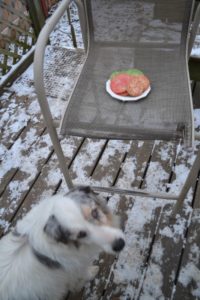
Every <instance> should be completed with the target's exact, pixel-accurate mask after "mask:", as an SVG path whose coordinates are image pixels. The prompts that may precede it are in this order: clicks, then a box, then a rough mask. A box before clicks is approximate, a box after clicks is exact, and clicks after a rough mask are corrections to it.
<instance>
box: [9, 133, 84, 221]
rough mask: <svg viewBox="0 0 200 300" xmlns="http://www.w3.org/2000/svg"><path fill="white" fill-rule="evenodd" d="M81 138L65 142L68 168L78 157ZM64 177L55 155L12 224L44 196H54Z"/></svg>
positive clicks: (69, 139)
mask: <svg viewBox="0 0 200 300" xmlns="http://www.w3.org/2000/svg"><path fill="white" fill-rule="evenodd" d="M81 141H82V139H81V138H78V137H77V138H68V139H67V141H66V140H65V141H64V142H65V147H64V148H65V154H66V167H67V165H69V164H70V162H71V160H72V159H73V158H74V156H75V155H76V151H77V148H78V147H79V145H80V143H81ZM62 180H63V176H62V174H61V171H60V169H59V166H58V160H57V157H56V155H55V154H53V155H52V156H51V158H50V159H49V161H48V162H47V163H46V164H45V165H44V166H43V168H42V170H41V172H40V174H39V176H38V178H37V180H36V181H35V183H34V185H33V187H32V188H31V189H30V190H29V192H28V194H27V195H26V198H25V199H24V201H23V203H22V205H21V207H20V209H19V211H18V213H17V216H16V218H15V219H14V221H13V222H12V223H13V224H14V223H15V222H16V220H17V219H18V218H20V217H21V216H22V215H23V214H24V213H26V212H27V211H29V210H30V208H31V206H32V205H34V204H36V203H38V201H39V200H40V199H42V198H43V197H44V196H45V197H48V196H52V195H53V194H55V193H56V191H57V189H58V187H59V185H60V183H61V181H62Z"/></svg>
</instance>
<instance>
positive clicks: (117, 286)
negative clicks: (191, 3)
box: [0, 17, 200, 300]
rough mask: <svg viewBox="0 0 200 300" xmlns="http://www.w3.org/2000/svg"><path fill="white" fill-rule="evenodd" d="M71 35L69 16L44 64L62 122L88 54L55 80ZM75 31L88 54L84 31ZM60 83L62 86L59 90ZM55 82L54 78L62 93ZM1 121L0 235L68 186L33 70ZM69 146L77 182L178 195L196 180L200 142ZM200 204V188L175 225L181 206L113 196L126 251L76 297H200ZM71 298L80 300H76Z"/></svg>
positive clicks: (73, 140)
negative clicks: (191, 175) (193, 171)
mask: <svg viewBox="0 0 200 300" xmlns="http://www.w3.org/2000/svg"><path fill="white" fill-rule="evenodd" d="M75 20H76V18H75ZM75 24H77V23H76V22H75ZM67 30H68V29H67V26H66V20H65V17H64V18H63V19H62V20H61V22H60V25H59V26H58V27H57V28H56V30H55V32H54V33H53V34H52V36H51V40H52V44H51V46H48V49H47V52H46V60H45V61H46V67H45V72H46V87H47V88H48V91H47V94H48V100H49V103H50V107H51V111H52V114H53V117H54V118H55V119H57V120H59V119H60V118H61V114H62V111H63V109H64V106H65V104H66V101H63V99H64V98H65V99H66V97H67V96H68V95H69V93H70V90H71V89H72V88H73V83H74V78H75V75H77V74H78V68H77V61H78V62H79V63H78V67H80V65H81V63H82V62H83V60H84V53H83V51H81V50H80V51H78V53H77V51H74V50H73V49H70V50H67V51H69V57H70V59H71V66H73V68H71V70H68V74H67V76H68V77H67V78H64V75H65V76H66V74H63V77H61V78H58V76H57V77H54V75H55V76H56V70H55V73H54V74H51V71H52V69H51V68H50V69H49V68H48V64H49V63H50V64H51V63H52V61H54V62H55V61H56V59H58V57H57V56H56V49H57V50H59V47H61V48H66V47H68V48H70V47H71V48H72V44H71V40H70V37H69V32H68V31H67ZM76 30H77V31H78V42H79V48H81V46H82V42H81V39H80V31H79V29H78V27H76ZM65 33H66V37H67V38H66V39H65ZM197 39H199V36H198V37H197ZM58 46H59V47H58ZM193 51H194V52H193V54H194V55H200V49H199V48H197V47H196V48H195V49H194V50H193ZM58 52H59V51H58ZM73 70H76V72H77V74H74V72H73ZM76 72H75V73H76ZM59 79H60V81H59V87H55V86H56V84H55V83H56V81H58V80H59ZM49 80H50V81H52V80H55V82H53V83H54V84H55V85H54V87H55V89H54V87H53V86H52V85H51V84H50V85H49V82H48V81H49ZM0 116H1V118H0V126H1V128H2V130H1V133H0V135H1V144H0V160H1V167H0V194H1V199H0V201H1V202H0V203H1V206H0V229H1V232H2V233H5V232H6V231H7V230H8V229H9V228H10V226H11V225H12V224H14V223H15V222H16V218H19V217H21V216H22V215H23V214H24V213H26V212H27V211H28V210H29V209H30V208H31V206H32V205H34V204H35V203H37V202H38V201H39V200H40V199H42V198H44V197H48V196H49V195H51V194H53V193H55V192H57V193H62V194H63V193H65V192H66V191H67V188H66V185H65V184H64V182H63V178H62V175H61V172H60V170H59V168H58V162H57V159H56V157H55V154H54V152H53V149H52V145H51V141H50V138H49V136H48V134H47V132H46V128H45V125H44V123H43V119H42V116H41V113H40V108H39V105H38V102H37V97H36V94H35V90H34V84H33V66H32V65H31V66H30V67H29V68H28V69H27V70H26V72H24V74H23V75H22V76H21V77H20V78H19V79H18V80H17V81H16V82H15V83H14V84H13V85H12V86H11V87H10V88H8V89H7V91H6V92H5V93H4V94H3V95H2V96H1V109H0ZM194 116H195V128H196V129H197V130H198V129H199V128H200V110H199V109H195V110H194ZM62 146H63V149H64V152H65V155H66V160H67V164H68V166H69V168H70V172H71V175H72V177H73V178H74V181H75V182H76V183H79V184H80V183H84V184H87V183H88V184H89V183H91V182H92V183H95V184H104V185H108V186H109V185H115V186H118V187H126V188H131V187H132V186H136V187H138V188H141V189H147V188H148V189H149V190H153V191H166V190H168V189H170V190H171V191H173V192H174V193H177V192H178V191H179V190H180V188H181V187H182V185H183V182H184V181H185V179H186V177H187V175H188V172H189V170H190V168H191V165H192V162H193V161H194V158H195V155H196V151H197V149H198V147H199V142H196V144H195V151H194V152H187V151H186V150H184V149H182V148H181V147H178V148H177V147H175V146H174V144H172V143H170V142H162V141H155V142H154V143H153V142H141V141H140V142H138V141H134V142H133V141H126V142H122V141H115V140H114V141H113V140H112V141H105V140H98V139H83V138H80V137H67V138H65V139H63V140H62ZM177 149H178V150H177ZM175 165H176V166H175ZM174 166H175V168H174ZM198 198H199V185H198V182H197V184H196V186H195V193H194V191H193V190H190V192H189V193H188V195H187V198H186V199H185V203H184V208H183V210H182V211H181V212H180V214H179V215H178V217H177V219H176V220H171V219H169V216H170V212H171V210H172V207H173V205H174V202H173V201H165V200H162V201H161V200H158V199H146V198H141V197H127V196H126V197H124V196H123V197H120V196H117V195H115V196H112V197H111V196H109V198H108V199H109V201H108V205H109V206H110V207H111V208H112V210H113V211H114V212H116V213H118V214H120V215H121V217H122V219H123V223H124V231H125V235H126V247H125V249H124V251H122V252H121V253H120V255H119V256H118V257H110V256H108V255H103V254H102V256H101V257H100V259H99V262H98V263H99V265H100V271H99V274H98V275H97V277H96V278H95V280H94V281H93V282H92V283H91V284H88V285H87V286H86V287H85V289H84V290H82V291H81V292H80V294H79V296H78V297H77V298H76V299H91V300H92V299H93V300H95V299H120V300H125V299H144V300H151V299H152V300H155V299H163V300H164V299H180V298H179V297H182V299H200V285H199V282H200V256H199V253H200V229H199V228H200V226H199V220H200V204H199V200H198ZM191 204H192V205H193V209H192V208H191ZM15 215H16V216H15ZM68 299H74V298H73V295H69V297H68Z"/></svg>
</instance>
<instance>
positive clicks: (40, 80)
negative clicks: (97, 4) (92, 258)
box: [33, 0, 84, 188]
mask: <svg viewBox="0 0 200 300" xmlns="http://www.w3.org/2000/svg"><path fill="white" fill-rule="evenodd" d="M70 2H71V0H63V1H62V2H61V4H60V5H59V7H58V8H57V9H56V11H55V12H54V13H53V15H52V16H51V17H50V18H49V19H48V20H47V22H46V24H45V25H44V27H43V28H42V30H41V32H40V34H39V37H38V40H37V43H36V48H35V55H34V70H33V71H34V81H35V89H36V93H37V96H38V101H39V104H40V108H41V111H42V114H43V117H44V121H45V124H46V126H47V129H48V132H49V134H50V137H51V141H52V143H53V146H54V150H55V152H56V153H57V156H58V159H59V162H60V168H61V170H62V172H63V175H64V177H65V180H66V182H67V185H68V188H72V187H73V183H72V181H71V178H70V176H69V173H68V170H67V168H66V166H65V157H64V154H63V151H62V148H61V145H60V141H59V137H58V134H57V131H56V129H55V127H54V124H53V118H52V114H51V110H50V107H49V104H48V101H47V98H46V93H45V86H44V55H45V48H46V45H47V43H48V40H49V35H50V33H51V32H52V31H53V29H54V27H55V25H56V24H57V23H58V21H59V20H60V18H61V17H62V16H63V14H64V12H65V11H66V9H67V8H68V7H69V4H70ZM75 3H76V5H77V6H78V8H79V11H80V10H81V9H82V11H83V9H84V7H83V5H82V4H81V1H78V0H77V1H75ZM80 21H81V20H80ZM63 67H66V66H63ZM61 162H62V163H61Z"/></svg>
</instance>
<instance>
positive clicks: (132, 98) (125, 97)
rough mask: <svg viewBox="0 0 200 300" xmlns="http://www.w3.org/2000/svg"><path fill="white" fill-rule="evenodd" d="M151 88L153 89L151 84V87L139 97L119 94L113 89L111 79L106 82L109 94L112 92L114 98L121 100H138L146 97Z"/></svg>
mask: <svg viewBox="0 0 200 300" xmlns="http://www.w3.org/2000/svg"><path fill="white" fill-rule="evenodd" d="M150 90H151V87H150V86H149V88H148V89H147V90H146V91H145V92H144V93H142V94H141V95H140V96H138V97H131V96H120V95H117V94H115V93H113V91H112V90H111V88H110V80H108V81H107V82H106V91H107V92H108V94H110V96H112V97H113V98H115V99H118V100H121V101H138V100H140V99H142V98H145V97H146V96H147V95H148V94H149V92H150Z"/></svg>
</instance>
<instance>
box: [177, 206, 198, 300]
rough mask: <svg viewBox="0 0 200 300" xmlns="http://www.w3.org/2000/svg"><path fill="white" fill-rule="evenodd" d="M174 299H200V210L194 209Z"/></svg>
mask: <svg viewBox="0 0 200 300" xmlns="http://www.w3.org/2000/svg"><path fill="white" fill-rule="evenodd" d="M185 243H186V245H185V249H184V253H183V258H182V262H181V266H180V272H179V277H178V282H177V284H176V288H175V292H174V297H173V299H175V300H179V299H184V300H196V299H200V209H199V208H198V209H197V208H196V209H194V211H193V213H192V216H191V223H190V225H189V229H188V232H187V238H186V241H185Z"/></svg>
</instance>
